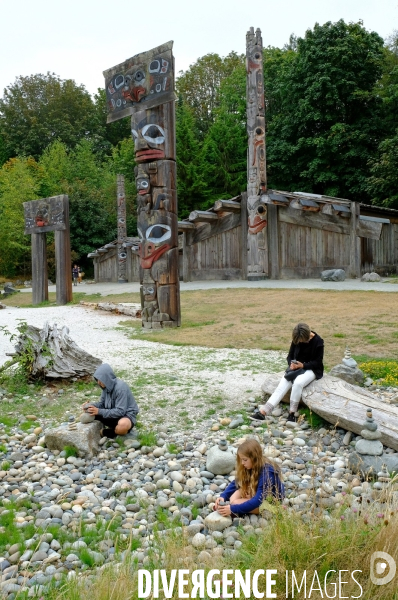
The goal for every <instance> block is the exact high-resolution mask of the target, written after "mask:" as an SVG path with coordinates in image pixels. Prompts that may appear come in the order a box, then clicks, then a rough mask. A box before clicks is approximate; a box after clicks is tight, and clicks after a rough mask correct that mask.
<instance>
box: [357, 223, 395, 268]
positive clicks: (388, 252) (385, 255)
mask: <svg viewBox="0 0 398 600" xmlns="http://www.w3.org/2000/svg"><path fill="white" fill-rule="evenodd" d="M366 242H367V253H368V258H371V259H372V264H373V270H375V271H377V273H379V275H389V274H391V273H397V263H398V223H391V224H390V225H387V224H384V225H383V228H382V231H381V237H380V240H379V241H376V240H366ZM367 262H368V261H362V267H361V271H362V273H366V272H369V270H370V269H369V268H368V265H367Z"/></svg>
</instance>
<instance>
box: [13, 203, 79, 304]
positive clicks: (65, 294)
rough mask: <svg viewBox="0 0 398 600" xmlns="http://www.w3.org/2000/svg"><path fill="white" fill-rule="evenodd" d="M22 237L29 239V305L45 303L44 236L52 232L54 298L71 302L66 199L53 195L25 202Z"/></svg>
mask: <svg viewBox="0 0 398 600" xmlns="http://www.w3.org/2000/svg"><path fill="white" fill-rule="evenodd" d="M23 207H24V218H25V234H26V235H29V234H30V235H31V236H32V304H40V302H44V301H45V300H48V276H47V249H46V233H47V232H48V231H54V232H55V235H54V237H55V262H56V299H57V304H60V305H63V304H67V303H68V302H71V301H72V260H71V252H70V231H69V198H68V196H52V197H51V198H42V199H41V200H32V201H31V202H24V203H23Z"/></svg>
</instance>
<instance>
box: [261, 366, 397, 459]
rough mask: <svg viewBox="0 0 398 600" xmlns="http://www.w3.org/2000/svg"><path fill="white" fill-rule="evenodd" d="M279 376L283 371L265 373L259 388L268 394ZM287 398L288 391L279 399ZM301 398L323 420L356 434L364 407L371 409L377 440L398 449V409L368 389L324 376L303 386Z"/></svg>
mask: <svg viewBox="0 0 398 600" xmlns="http://www.w3.org/2000/svg"><path fill="white" fill-rule="evenodd" d="M282 377H283V373H282V372H281V373H273V374H272V375H268V376H267V378H266V380H265V381H264V383H263V385H262V386H261V389H262V391H263V392H264V393H265V394H269V395H271V394H272V393H273V391H274V390H275V388H276V386H277V385H278V383H279V381H280V380H281V378H282ZM289 399H290V392H288V393H287V394H286V396H285V397H284V398H283V399H282V401H283V402H284V401H285V402H289ZM301 400H302V402H303V403H304V404H305V405H306V406H308V408H309V409H311V410H312V411H313V412H314V413H316V414H317V415H319V416H320V417H322V418H323V419H325V421H328V422H329V423H332V424H333V425H336V426H338V427H342V428H343V429H347V430H348V431H352V432H353V433H356V434H357V435H360V433H361V431H362V429H363V423H364V422H365V419H366V409H367V408H371V409H372V412H373V418H374V420H375V421H376V423H377V425H378V430H379V431H380V433H381V438H380V441H381V442H382V443H383V444H384V445H385V446H387V447H388V448H393V449H394V450H397V451H398V408H397V407H395V406H393V405H391V404H387V403H385V402H381V401H380V400H378V399H377V398H376V396H375V395H374V394H372V393H371V392H369V391H368V390H365V389H364V388H361V387H359V386H357V385H352V384H350V383H347V382H346V381H343V380H342V379H339V378H338V377H332V376H331V375H325V376H324V377H323V378H322V379H318V380H317V381H313V382H312V383H310V385H309V386H307V387H306V388H304V390H303V394H302V398H301Z"/></svg>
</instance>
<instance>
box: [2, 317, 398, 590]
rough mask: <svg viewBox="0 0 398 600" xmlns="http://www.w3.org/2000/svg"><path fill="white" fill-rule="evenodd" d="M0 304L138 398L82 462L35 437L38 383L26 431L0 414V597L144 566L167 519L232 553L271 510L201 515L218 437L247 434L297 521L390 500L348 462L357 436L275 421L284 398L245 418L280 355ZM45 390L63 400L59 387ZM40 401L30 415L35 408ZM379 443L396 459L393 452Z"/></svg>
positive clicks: (379, 506)
mask: <svg viewBox="0 0 398 600" xmlns="http://www.w3.org/2000/svg"><path fill="white" fill-rule="evenodd" d="M0 315H1V318H2V319H3V321H2V322H3V323H4V324H7V325H8V326H9V327H10V328H11V329H13V330H15V326H16V324H17V318H22V319H26V320H28V322H29V323H31V324H33V325H43V322H44V320H46V319H47V320H49V321H50V322H54V321H56V322H57V323H58V325H59V326H62V325H63V324H67V325H68V326H69V327H70V329H71V336H72V338H73V339H74V340H75V341H76V342H77V343H78V344H79V345H80V346H81V347H83V348H84V349H85V350H87V351H89V352H91V353H92V354H94V355H97V356H100V357H101V358H102V359H103V360H104V361H106V362H109V363H110V364H112V366H114V367H115V369H118V370H119V371H122V372H123V373H124V374H125V378H126V380H127V381H129V383H130V384H131V385H132V387H133V390H134V391H135V393H136V395H137V397H138V399H139V403H140V408H141V413H140V425H141V428H140V429H138V430H137V431H136V432H134V433H133V434H132V435H129V436H126V438H123V439H118V440H116V441H108V442H106V443H105V444H104V445H103V446H102V447H101V451H100V453H99V455H98V456H97V457H96V458H94V459H84V458H81V457H76V456H73V455H70V450H69V449H66V450H64V451H61V452H59V451H50V450H49V449H47V448H46V447H45V441H44V436H45V433H46V429H47V428H48V427H50V425H51V421H53V419H48V418H46V416H45V415H46V413H45V411H46V407H48V405H49V404H48V403H51V402H55V401H56V400H55V399H54V398H53V396H51V395H50V392H46V394H47V396H46V397H45V396H43V398H42V399H40V398H38V397H36V396H35V394H36V392H32V396H29V397H28V396H27V400H26V401H27V402H31V403H32V413H33V414H32V418H33V419H35V420H32V424H31V427H30V428H29V418H27V417H25V418H23V419H20V421H19V424H18V426H16V427H13V428H10V427H9V426H8V427H5V426H2V425H0V571H1V579H0V597H4V598H8V599H9V600H12V599H13V598H16V597H17V596H18V594H20V593H21V592H23V591H26V593H27V594H28V596H29V597H38V598H40V597H41V596H42V595H43V594H45V593H46V589H47V588H48V587H49V586H52V585H61V582H62V581H63V580H64V578H74V577H76V576H82V575H87V574H90V573H95V572H96V570H97V569H103V568H105V567H106V565H108V564H111V565H114V564H119V563H121V562H122V561H124V560H125V559H127V558H130V557H131V558H132V559H133V560H135V561H136V563H137V564H138V565H141V566H142V565H144V566H145V565H147V564H148V563H149V562H150V553H151V550H152V549H153V546H154V544H155V543H156V539H155V538H154V535H153V534H154V532H155V531H156V530H158V531H160V532H166V533H167V531H169V529H171V528H172V527H173V528H174V529H175V531H177V533H178V532H180V533H181V534H182V535H184V536H185V539H186V543H187V546H188V548H190V549H191V550H192V552H193V553H194V555H195V556H196V559H197V563H198V564H211V562H212V561H214V558H215V557H217V556H221V555H222V556H230V555H231V554H232V555H233V554H234V553H235V552H237V551H238V550H239V548H240V546H241V544H242V542H243V540H244V537H245V536H246V535H247V534H248V533H250V532H255V533H260V532H261V531H262V530H263V528H264V527H266V526H267V524H268V522H269V520H270V519H271V518H272V515H271V514H269V513H268V514H265V515H263V516H262V517H258V516H255V515H251V516H250V517H246V518H244V519H234V520H231V519H229V518H228V519H224V518H221V517H216V521H215V522H214V521H213V519H214V517H211V519H210V521H209V516H210V515H213V514H214V513H213V511H212V508H213V502H214V500H215V498H216V497H217V495H218V494H219V493H220V492H221V491H222V490H223V489H225V487H226V486H227V485H228V483H229V481H231V480H232V479H233V478H234V472H233V470H229V471H227V473H226V474H224V475H219V474H218V472H219V466H217V461H216V463H214V462H213V463H212V464H211V465H210V464H209V462H208V451H209V450H210V448H212V447H214V446H216V445H217V443H218V441H219V440H220V439H227V440H228V442H229V450H228V453H232V454H233V453H236V448H237V447H238V445H239V443H241V441H243V439H244V438H245V437H247V436H255V437H256V438H257V439H258V440H259V441H260V442H261V444H262V445H263V448H264V453H265V455H266V456H268V457H269V458H271V459H273V460H275V461H276V462H277V463H279V465H280V466H281V469H282V473H283V478H284V484H285V488H286V499H285V500H284V502H283V506H284V508H285V510H287V511H294V512H298V513H299V514H301V515H302V518H303V520H306V521H310V520H311V519H313V518H314V515H318V516H319V517H323V518H325V519H326V520H331V518H332V517H331V516H330V512H331V511H332V510H333V509H334V508H337V509H338V510H339V511H340V513H341V518H350V516H351V515H355V514H356V513H358V512H359V511H365V514H367V513H369V515H370V516H369V518H381V517H382V516H384V514H385V511H386V504H385V501H386V499H387V497H386V493H385V490H384V491H383V488H385V487H386V486H388V485H389V486H390V487H389V498H388V500H389V502H390V505H391V502H392V503H393V505H394V503H398V491H396V490H395V485H396V484H394V483H393V484H392V485H391V484H388V477H387V481H381V482H380V481H379V482H376V484H374V483H373V482H367V481H361V479H360V478H358V477H357V476H356V474H355V473H352V472H351V471H350V469H349V466H348V465H349V457H350V454H351V453H353V452H354V445H355V442H356V441H357V440H358V439H359V436H352V435H351V434H350V433H349V432H346V431H344V430H342V429H334V428H331V427H329V426H325V427H323V428H321V429H318V430H314V429H312V428H311V427H310V425H309V423H308V422H307V421H306V420H305V419H303V420H302V421H301V422H299V423H297V424H291V423H287V422H286V416H287V412H286V409H285V408H284V407H283V408H280V407H278V408H277V409H276V411H274V413H273V416H272V417H269V418H267V420H266V421H265V422H253V423H252V422H250V421H249V420H248V418H247V416H248V414H250V413H251V412H252V411H253V409H254V408H255V406H256V404H257V402H258V399H259V398H258V396H259V392H260V386H261V383H262V381H263V379H264V374H265V373H266V372H272V371H277V370H280V369H281V368H282V367H283V364H284V356H283V355H281V354H280V353H276V352H262V351H246V350H240V351H238V350H232V349H222V350H213V349H206V348H193V347H183V348H179V347H173V346H165V345H161V344H152V343H151V342H146V341H143V340H139V339H130V338H129V337H127V336H126V330H125V328H118V327H117V325H116V323H118V322H120V321H124V320H125V318H124V317H120V316H119V317H117V321H116V322H115V317H114V316H112V315H107V314H104V315H103V314H99V313H98V312H94V311H90V310H88V309H84V308H81V307H56V308H46V309H34V310H32V309H13V310H8V309H7V310H4V311H1V313H0ZM0 325H1V321H0ZM11 350H12V345H11V344H9V345H8V346H7V344H2V348H1V350H0V363H2V362H4V360H5V352H9V351H11ZM149 375H150V376H149ZM372 389H373V391H374V392H375V393H376V394H377V395H378V396H379V399H381V400H383V401H385V402H388V403H398V393H397V392H398V390H396V389H392V388H391V389H388V390H385V389H381V388H377V387H376V385H373V386H372ZM52 393H53V394H55V392H54V391H53V392H52ZM98 393H99V392H97V393H96V394H93V392H92V391H88V392H86V393H84V392H80V393H76V396H78V398H76V401H77V400H78V401H79V403H81V402H82V401H83V400H84V399H89V400H93V399H94V397H95V398H97V397H98ZM256 396H257V398H256ZM58 397H59V398H61V399H62V397H63V394H62V390H60V389H58ZM16 401H17V399H16V398H15V397H14V396H13V394H9V393H7V392H6V391H5V390H3V391H1V390H0V406H1V407H2V408H3V412H2V414H7V413H6V410H8V411H11V413H9V414H12V413H15V407H14V406H13V404H15V406H17V403H16ZM40 402H42V404H40ZM41 405H43V414H39V413H38V412H37V410H36V411H35V408H36V409H37V406H41ZM178 405H181V408H182V409H183V410H182V411H180V412H178V408H177V407H178ZM4 407H7V409H4ZM77 417H78V412H76V409H75V408H74V407H68V410H67V406H66V405H65V410H64V416H63V417H62V418H63V419H64V421H65V424H67V422H71V421H73V420H74V419H75V418H77ZM364 418H365V415H364ZM0 421H1V418H0ZM385 452H386V453H387V454H390V455H391V457H393V458H394V457H396V459H397V464H398V454H397V453H395V452H393V451H392V450H390V449H385ZM224 454H225V453H224ZM224 459H225V456H224ZM221 470H222V469H221ZM397 470H398V469H397ZM381 479H383V477H381ZM384 479H385V478H384ZM397 489H398V488H397ZM364 507H365V508H364ZM372 515H373V516H372Z"/></svg>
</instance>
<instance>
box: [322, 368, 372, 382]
mask: <svg viewBox="0 0 398 600" xmlns="http://www.w3.org/2000/svg"><path fill="white" fill-rule="evenodd" d="M330 375H334V376H335V377H339V378H340V379H344V381H347V383H352V384H353V385H362V384H363V382H364V381H365V374H364V373H363V371H361V369H358V367H347V365H344V364H340V365H336V366H335V367H333V369H331V371H330Z"/></svg>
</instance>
